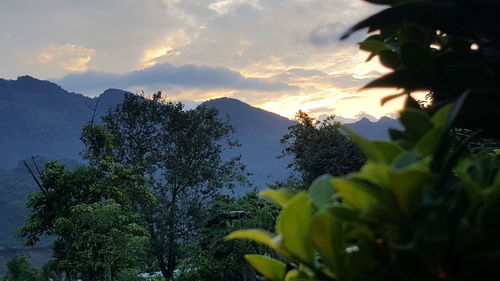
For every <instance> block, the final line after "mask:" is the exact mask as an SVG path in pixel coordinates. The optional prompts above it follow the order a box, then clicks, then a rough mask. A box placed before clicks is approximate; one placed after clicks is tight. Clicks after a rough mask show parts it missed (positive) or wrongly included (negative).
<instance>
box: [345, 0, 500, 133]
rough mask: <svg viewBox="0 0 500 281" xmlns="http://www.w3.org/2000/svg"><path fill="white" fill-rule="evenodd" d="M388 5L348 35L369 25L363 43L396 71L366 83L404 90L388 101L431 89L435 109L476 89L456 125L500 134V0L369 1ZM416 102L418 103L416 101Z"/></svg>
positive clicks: (364, 48) (372, 55) (350, 30)
mask: <svg viewBox="0 0 500 281" xmlns="http://www.w3.org/2000/svg"><path fill="white" fill-rule="evenodd" d="M368 2H371V3H374V4H384V5H389V7H388V8H386V9H384V10H382V11H380V12H378V13H376V14H374V15H372V16H370V17H368V18H366V19H364V20H362V21H361V22H359V23H357V24H356V25H354V26H353V27H352V28H351V29H349V30H348V31H347V32H346V33H345V34H344V38H346V37H348V36H349V35H350V34H352V33H353V32H355V31H357V30H360V29H364V28H368V31H369V32H371V35H370V36H369V37H368V38H366V39H365V40H364V41H363V42H361V43H359V45H360V48H361V49H362V50H365V51H367V52H369V53H370V56H369V58H368V60H370V59H372V58H374V57H378V59H379V60H380V62H381V63H382V64H383V65H384V66H386V67H387V68H389V69H391V70H392V71H391V72H389V73H388V74H385V75H383V76H382V77H379V78H377V79H376V80H374V81H372V82H370V83H369V84H368V85H366V86H365V87H364V88H365V89H367V88H396V89H402V91H401V93H400V94H396V95H392V96H388V97H387V98H385V99H384V100H383V103H384V102H386V101H388V100H390V99H392V98H394V97H397V96H401V95H407V94H409V93H412V92H415V91H426V92H429V97H430V98H431V100H432V106H431V108H432V109H433V111H435V110H437V109H438V108H440V107H442V106H444V105H446V104H447V103H449V102H452V101H454V100H455V99H457V98H458V97H459V96H460V95H462V94H463V93H464V92H466V91H469V92H470V93H471V95H470V97H469V98H468V102H467V104H466V105H465V106H464V107H463V108H462V112H461V114H460V115H461V116H460V117H459V119H458V123H457V125H458V126H460V127H465V128H469V129H481V130H483V133H484V135H485V136H490V137H492V136H493V137H498V130H497V129H496V128H497V126H496V124H495V121H494V120H498V119H500V115H499V113H498V110H497V107H498V106H499V104H500V96H499V92H500V84H499V81H500V32H499V30H498V28H497V18H498V14H500V4H499V3H498V1H496V0H480V1H462V0H445V1H441V0H417V1H408V0H387V1H385V0H384V1H378V0H368ZM413 104H414V102H413Z"/></svg>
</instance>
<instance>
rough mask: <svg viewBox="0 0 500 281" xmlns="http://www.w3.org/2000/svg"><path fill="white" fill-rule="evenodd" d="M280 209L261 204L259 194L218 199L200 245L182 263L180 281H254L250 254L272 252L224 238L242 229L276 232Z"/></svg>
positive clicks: (208, 218) (201, 232)
mask: <svg viewBox="0 0 500 281" xmlns="http://www.w3.org/2000/svg"><path fill="white" fill-rule="evenodd" d="M277 214H278V208H277V207H276V206H274V205H273V204H272V203H270V202H266V201H263V200H259V199H258V198H257V196H256V194H255V193H249V194H247V195H245V196H243V197H240V198H232V197H230V196H227V195H220V196H217V197H216V198H215V199H214V201H213V203H212V204H211V208H210V209H209V211H208V214H207V216H206V218H205V222H204V227H203V229H202V230H201V231H200V235H199V237H197V239H196V241H197V243H196V245H194V247H193V248H192V249H191V250H190V251H189V252H188V253H187V255H186V257H185V258H184V259H183V260H182V261H181V263H180V266H179V269H180V275H179V276H178V277H177V278H176V280H179V281H194V280H200V281H202V280H204V281H211V280H214V281H215V280H227V281H232V280H234V281H236V280H253V279H254V278H255V273H254V272H253V270H252V269H251V268H250V267H249V266H248V265H247V264H246V261H245V260H244V258H243V254H244V253H247V252H250V251H251V252H258V253H262V254H264V253H267V254H271V252H270V251H269V250H268V249H267V248H265V247H262V246H260V245H257V244H255V243H251V242H247V241H232V242H231V243H225V242H223V241H222V238H223V237H224V236H225V235H226V234H227V233H228V231H234V230H237V229H241V228H263V229H267V230H269V231H273V230H274V222H275V218H276V216H277Z"/></svg>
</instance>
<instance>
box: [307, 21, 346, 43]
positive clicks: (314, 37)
mask: <svg viewBox="0 0 500 281" xmlns="http://www.w3.org/2000/svg"><path fill="white" fill-rule="evenodd" d="M345 30H346V26H345V25H343V24H340V23H338V22H336V23H328V24H320V25H317V26H316V27H315V28H314V29H313V30H311V32H310V33H309V42H310V43H311V44H313V45H315V46H327V45H330V44H332V43H338V41H339V38H340V34H341V33H342V32H343V31H345Z"/></svg>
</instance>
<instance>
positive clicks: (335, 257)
mask: <svg viewBox="0 0 500 281" xmlns="http://www.w3.org/2000/svg"><path fill="white" fill-rule="evenodd" d="M309 233H310V236H311V240H312V242H313V244H314V246H315V248H316V250H317V251H318V253H319V255H320V256H321V260H322V261H323V262H324V263H325V265H326V266H327V267H328V268H329V269H330V270H331V272H333V273H334V274H336V275H338V277H341V276H343V274H342V266H341V264H342V260H343V257H344V254H345V253H344V248H345V247H343V244H344V243H343V240H344V239H343V235H342V223H341V222H340V221H338V220H336V219H335V218H334V217H333V216H331V215H330V214H328V213H325V212H319V213H317V214H315V215H314V216H313V218H312V220H311V228H310V231H309Z"/></svg>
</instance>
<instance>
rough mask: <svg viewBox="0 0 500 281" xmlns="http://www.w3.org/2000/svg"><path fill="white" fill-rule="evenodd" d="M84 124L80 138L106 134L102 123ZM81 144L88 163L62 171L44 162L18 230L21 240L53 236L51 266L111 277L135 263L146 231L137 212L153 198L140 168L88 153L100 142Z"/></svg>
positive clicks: (88, 275) (70, 272)
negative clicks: (54, 260) (89, 162)
mask: <svg viewBox="0 0 500 281" xmlns="http://www.w3.org/2000/svg"><path fill="white" fill-rule="evenodd" d="M90 126H91V128H85V129H84V134H83V137H82V139H85V140H96V139H98V140H103V139H106V138H103V137H105V136H109V134H108V133H107V131H106V129H105V127H102V126H100V127H94V126H93V125H90ZM107 140H111V138H107ZM86 145H87V147H88V151H90V153H89V154H88V155H89V157H88V158H89V160H91V165H90V166H88V167H84V166H80V167H77V168H76V169H74V170H67V169H66V168H65V167H64V166H63V165H61V164H58V163H56V162H49V163H48V164H46V166H45V168H44V169H43V170H42V171H41V174H40V180H39V181H37V183H38V184H39V188H40V192H37V193H34V194H32V195H30V197H29V200H28V207H29V208H31V209H32V211H31V213H30V214H29V215H28V216H27V224H26V225H24V226H23V227H22V228H20V229H19V231H20V234H21V236H23V237H24V238H25V243H26V244H27V245H34V244H35V243H37V242H38V240H39V239H40V237H41V236H44V235H52V236H55V238H56V240H55V241H54V257H55V258H56V267H57V268H58V269H59V270H60V271H64V272H66V275H67V276H68V278H73V277H75V278H83V279H84V280H91V281H92V280H95V281H97V280H109V281H111V280H117V278H118V276H119V275H121V274H122V273H123V272H124V271H126V270H129V269H130V268H137V266H138V264H139V263H138V262H139V261H138V258H139V256H140V252H141V251H143V250H144V249H145V248H146V246H147V244H146V242H147V240H148V239H147V238H148V235H147V232H146V230H145V229H144V227H142V226H141V225H140V223H141V222H142V220H140V217H139V213H138V211H139V210H142V209H146V208H151V207H152V205H154V203H155V198H154V196H153V195H152V194H151V193H150V192H149V189H148V187H147V186H146V185H145V183H146V179H145V178H144V177H143V175H142V173H140V172H138V171H137V170H133V169H129V168H126V167H124V166H123V165H120V164H115V163H113V162H112V161H110V160H112V159H109V158H108V159H104V158H107V157H101V154H94V153H93V152H92V151H94V152H95V151H104V150H105V149H104V147H106V146H107V145H109V144H107V142H106V141H104V142H88V143H86ZM94 146H101V147H102V148H101V149H97V148H96V147H94ZM98 159H99V160H98Z"/></svg>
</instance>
